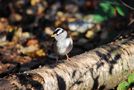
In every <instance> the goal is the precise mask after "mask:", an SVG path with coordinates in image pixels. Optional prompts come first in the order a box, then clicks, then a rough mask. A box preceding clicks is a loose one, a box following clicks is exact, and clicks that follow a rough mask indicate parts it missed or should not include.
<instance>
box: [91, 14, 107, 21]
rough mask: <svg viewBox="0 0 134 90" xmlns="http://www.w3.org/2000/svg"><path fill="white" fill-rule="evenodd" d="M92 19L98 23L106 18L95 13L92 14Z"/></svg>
mask: <svg viewBox="0 0 134 90" xmlns="http://www.w3.org/2000/svg"><path fill="white" fill-rule="evenodd" d="M93 20H94V22H95V23H100V22H102V21H104V20H106V17H105V16H101V15H98V14H95V15H93Z"/></svg>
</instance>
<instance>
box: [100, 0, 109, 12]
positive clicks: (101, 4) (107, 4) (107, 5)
mask: <svg viewBox="0 0 134 90" xmlns="http://www.w3.org/2000/svg"><path fill="white" fill-rule="evenodd" d="M100 7H101V8H102V10H103V11H104V12H106V13H107V12H108V11H109V9H110V7H111V5H110V3H107V2H101V3H100Z"/></svg>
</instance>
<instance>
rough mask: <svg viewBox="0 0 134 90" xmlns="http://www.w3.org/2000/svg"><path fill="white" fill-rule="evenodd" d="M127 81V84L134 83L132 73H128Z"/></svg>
mask: <svg viewBox="0 0 134 90" xmlns="http://www.w3.org/2000/svg"><path fill="white" fill-rule="evenodd" d="M128 83H129V84H132V83H134V73H132V74H130V75H128Z"/></svg>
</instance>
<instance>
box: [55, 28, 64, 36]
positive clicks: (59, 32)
mask: <svg viewBox="0 0 134 90" xmlns="http://www.w3.org/2000/svg"><path fill="white" fill-rule="evenodd" d="M63 31H64V30H63V29H62V28H57V29H56V30H55V31H54V34H56V35H59V34H61V33H62V32H63Z"/></svg>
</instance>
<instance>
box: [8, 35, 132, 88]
mask: <svg viewBox="0 0 134 90" xmlns="http://www.w3.org/2000/svg"><path fill="white" fill-rule="evenodd" d="M133 71H134V39H133V36H131V37H127V38H126V39H122V40H116V41H115V42H112V43H110V44H107V45H104V46H101V47H99V48H96V49H94V50H91V51H89V52H85V53H83V54H81V55H77V56H74V57H72V58H71V61H66V60H64V62H61V63H58V64H57V65H51V66H44V67H41V68H38V69H35V70H31V71H26V72H25V73H20V74H17V75H11V76H8V77H6V80H8V81H9V82H10V83H11V82H12V83H11V84H14V85H15V86H16V87H17V88H19V89H22V88H25V89H27V88H34V89H35V90H103V89H106V90H107V89H112V88H114V87H115V86H117V85H118V83H119V82H120V81H121V80H123V79H126V77H127V76H128V74H130V73H131V72H133ZM13 82H14V83H13Z"/></svg>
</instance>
